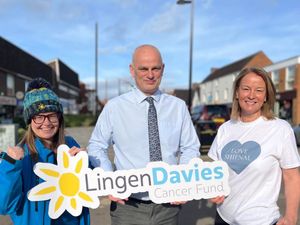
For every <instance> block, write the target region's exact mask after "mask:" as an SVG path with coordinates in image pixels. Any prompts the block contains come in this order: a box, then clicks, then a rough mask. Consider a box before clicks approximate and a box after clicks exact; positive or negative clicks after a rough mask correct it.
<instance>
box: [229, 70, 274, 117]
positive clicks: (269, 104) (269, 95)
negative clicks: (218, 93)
mask: <svg viewBox="0 0 300 225" xmlns="http://www.w3.org/2000/svg"><path fill="white" fill-rule="evenodd" d="M249 73H255V74H256V75H257V76H260V77H261V78H262V79H263V80H264V82H265V84H266V101H265V102H264V104H263V106H262V108H261V115H262V116H264V117H265V118H266V119H267V120H272V119H274V118H275V115H274V112H273V109H274V104H275V100H276V99H275V96H276V89H275V86H274V84H273V82H272V79H271V77H270V76H269V74H268V72H266V71H265V70H264V69H262V68H259V67H247V68H244V69H243V70H242V71H241V72H240V73H239V75H238V76H237V77H236V79H235V81H234V83H233V92H232V110H231V119H233V120H238V119H239V117H240V114H241V107H240V105H239V101H238V99H237V97H236V93H237V90H238V88H239V87H240V83H241V80H242V79H243V78H244V77H245V76H246V75H247V74H249Z"/></svg>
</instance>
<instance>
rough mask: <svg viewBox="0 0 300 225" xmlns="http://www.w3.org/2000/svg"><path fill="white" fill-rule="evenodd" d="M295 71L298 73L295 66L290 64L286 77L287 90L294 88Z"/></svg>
mask: <svg viewBox="0 0 300 225" xmlns="http://www.w3.org/2000/svg"><path fill="white" fill-rule="evenodd" d="M295 73H296V69H295V66H289V67H287V68H286V77H285V89H286V90H293V89H294V81H295Z"/></svg>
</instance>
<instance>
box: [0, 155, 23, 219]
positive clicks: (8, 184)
mask: <svg viewBox="0 0 300 225" xmlns="http://www.w3.org/2000/svg"><path fill="white" fill-rule="evenodd" d="M21 172H22V160H17V161H16V162H15V163H14V164H12V163H10V162H7V161H6V160H2V161H0V190H1V191H0V203H1V204H0V214H1V215H6V214H11V213H15V212H16V211H17V209H18V208H19V206H20V203H21V201H22V198H24V194H23V191H22V176H21Z"/></svg>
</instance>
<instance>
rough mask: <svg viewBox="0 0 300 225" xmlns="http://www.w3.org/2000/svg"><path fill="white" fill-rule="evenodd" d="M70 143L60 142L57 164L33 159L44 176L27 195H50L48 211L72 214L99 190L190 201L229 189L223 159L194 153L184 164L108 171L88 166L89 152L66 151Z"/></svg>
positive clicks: (94, 203) (95, 202) (94, 202)
mask: <svg viewBox="0 0 300 225" xmlns="http://www.w3.org/2000/svg"><path fill="white" fill-rule="evenodd" d="M68 151H69V147H68V146H66V145H61V146H59V148H58V154H57V163H58V164H57V165H54V164H49V163H37V164H36V166H35V168H34V172H35V173H36V174H37V175H38V176H39V177H41V178H42V179H43V180H45V182H43V183H41V184H39V185H37V186H36V187H34V188H32V189H31V190H30V191H29V192H28V198H29V200H31V201H44V200H49V199H50V203H49V216H50V217H51V218H53V219H55V218H58V217H59V216H60V215H61V214H62V213H63V212H64V211H65V210H67V211H68V212H70V213H71V214H72V215H73V216H78V215H79V214H80V213H81V212H82V207H89V208H97V207H98V206H99V204H100V202H99V199H98V196H105V195H109V194H111V195H113V196H115V197H119V198H127V197H129V196H130V195H131V194H132V193H138V192H148V193H149V198H150V199H151V200H152V201H153V202H155V203H158V204H159V203H167V202H175V201H189V200H193V199H201V198H205V199H208V198H213V197H216V196H221V195H228V194H229V192H230V188H229V186H228V167H227V164H226V163H224V162H222V161H215V162H203V161H202V160H201V159H199V158H194V159H192V160H191V161H190V162H189V163H188V164H186V165H168V164H167V163H164V162H150V163H148V165H147V167H146V168H143V169H132V170H119V171H115V172H110V171H109V172H107V171H104V170H103V169H101V168H100V167H98V168H94V169H93V170H92V169H90V168H88V155H87V153H86V152H84V151H82V152H79V153H78V154H77V155H76V156H70V155H69V153H68Z"/></svg>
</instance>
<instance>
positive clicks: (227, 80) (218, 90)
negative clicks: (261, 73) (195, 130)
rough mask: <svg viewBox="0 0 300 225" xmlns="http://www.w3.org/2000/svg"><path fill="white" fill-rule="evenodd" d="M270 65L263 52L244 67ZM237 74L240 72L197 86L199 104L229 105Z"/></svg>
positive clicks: (270, 62)
mask: <svg viewBox="0 0 300 225" xmlns="http://www.w3.org/2000/svg"><path fill="white" fill-rule="evenodd" d="M270 64H272V61H271V60H270V59H269V58H268V57H267V56H266V55H265V54H264V53H263V52H259V53H258V54H257V55H256V56H255V57H253V58H252V59H251V60H250V61H249V62H247V64H246V65H245V66H244V67H249V66H259V67H263V66H266V65H270ZM240 69H242V68H240ZM239 72H240V70H239V71H235V72H232V73H229V74H224V75H223V76H221V77H218V78H216V79H213V80H209V81H206V82H204V83H201V84H200V85H199V86H200V101H201V104H231V103H232V94H233V93H232V85H233V82H234V80H235V78H236V76H237V75H238V73H239Z"/></svg>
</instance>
